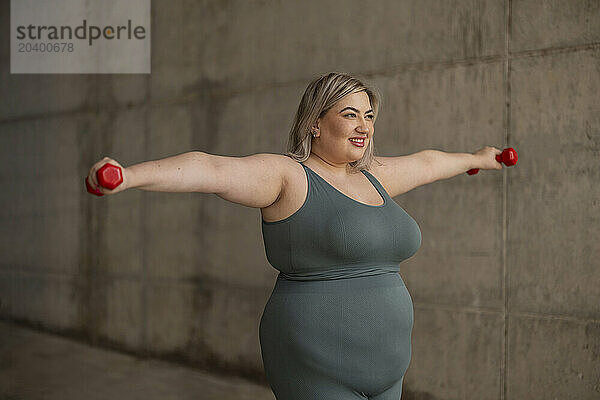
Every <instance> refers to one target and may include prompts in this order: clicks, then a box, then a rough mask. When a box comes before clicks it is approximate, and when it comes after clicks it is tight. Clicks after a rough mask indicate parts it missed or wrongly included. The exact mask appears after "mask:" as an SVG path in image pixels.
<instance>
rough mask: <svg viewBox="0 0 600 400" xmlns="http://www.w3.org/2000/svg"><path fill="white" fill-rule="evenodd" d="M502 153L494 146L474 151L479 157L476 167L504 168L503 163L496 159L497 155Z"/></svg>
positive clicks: (477, 157)
mask: <svg viewBox="0 0 600 400" xmlns="http://www.w3.org/2000/svg"><path fill="white" fill-rule="evenodd" d="M498 154H502V150H499V149H497V148H495V147H492V146H485V147H484V148H483V149H481V150H479V151H477V152H475V153H473V155H474V156H475V158H476V159H477V161H476V165H475V167H474V168H480V169H502V164H500V163H499V162H498V161H496V155H498Z"/></svg>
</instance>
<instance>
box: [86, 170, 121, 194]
mask: <svg viewBox="0 0 600 400" xmlns="http://www.w3.org/2000/svg"><path fill="white" fill-rule="evenodd" d="M96 178H97V179H98V183H99V184H100V186H102V187H105V188H107V189H111V190H112V189H114V188H116V187H117V186H119V185H120V184H121V183H123V172H122V171H121V168H119V167H117V166H116V165H112V164H109V163H106V164H104V165H103V166H102V167H101V168H100V169H99V170H98V171H96ZM85 186H86V188H87V191H88V192H90V193H92V194H95V195H96V196H104V194H102V192H100V191H99V190H96V189H94V188H93V187H92V186H91V185H90V183H89V182H88V180H87V177H86V178H85Z"/></svg>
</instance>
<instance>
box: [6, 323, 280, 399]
mask: <svg viewBox="0 0 600 400" xmlns="http://www.w3.org/2000/svg"><path fill="white" fill-rule="evenodd" d="M37 399H44V400H81V399H86V400H94V399H102V400H106V399H112V400H119V399H128V400H134V399H140V400H141V399H144V400H152V399H161V400H169V399H202V400H212V399H215V400H217V399H219V400H227V399H236V400H244V399H248V400H250V399H252V400H274V399H275V396H274V395H273V393H272V392H271V390H270V389H269V388H265V387H263V386H259V385H256V384H253V383H250V382H248V381H246V380H243V379H231V378H222V377H217V376H213V375H210V374H207V373H205V372H202V371H197V370H192V369H189V368H186V367H183V366H180V365H177V364H172V363H168V362H164V361H157V360H140V359H137V358H135V357H132V356H129V355H125V354H121V353H117V352H113V351H109V350H104V349H99V348H95V347H91V346H88V345H85V344H82V343H79V342H76V341H72V340H69V339H64V338H61V337H59V336H55V335H50V334H44V333H40V332H37V331H34V330H31V329H27V328H23V327H20V326H17V325H14V324H10V323H7V322H0V400H37Z"/></svg>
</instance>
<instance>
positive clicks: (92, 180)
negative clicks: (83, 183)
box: [87, 157, 129, 195]
mask: <svg viewBox="0 0 600 400" xmlns="http://www.w3.org/2000/svg"><path fill="white" fill-rule="evenodd" d="M105 164H112V165H115V166H117V167H119V168H121V175H122V176H123V182H121V184H120V185H119V186H117V187H116V188H114V189H112V190H111V189H107V188H105V187H103V186H100V184H99V183H98V177H97V176H96V173H97V172H98V170H99V169H100V168H102V167H103V166H104V165H105ZM128 174H129V171H127V170H126V169H125V168H123V166H122V165H121V164H119V163H118V162H117V161H115V160H113V159H112V158H109V157H104V158H103V159H102V160H100V161H98V162H97V163H95V164H94V165H92V167H91V168H90V171H89V173H88V176H87V181H88V183H89V184H90V186H91V187H92V188H94V189H96V190H97V191H99V192H100V193H102V194H105V195H106V194H116V193H119V192H122V191H123V190H125V189H127V188H128V183H129V180H128V178H129V176H128Z"/></svg>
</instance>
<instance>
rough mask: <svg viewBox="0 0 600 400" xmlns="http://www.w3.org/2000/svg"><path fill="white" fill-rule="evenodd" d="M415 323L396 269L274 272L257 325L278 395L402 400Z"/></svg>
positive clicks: (302, 399)
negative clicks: (333, 275) (360, 273)
mask: <svg viewBox="0 0 600 400" xmlns="http://www.w3.org/2000/svg"><path fill="white" fill-rule="evenodd" d="M412 327H413V304H412V299H411V297H410V294H409V293H408V290H407V289H406V286H405V285H404V282H403V281H402V278H401V277H400V275H399V274H398V273H383V274H380V275H374V276H364V277H354V278H344V279H334V280H317V281H290V280H285V279H282V278H281V277H278V279H277V281H276V283H275V287H274V288H273V292H272V293H271V297H270V298H269V300H268V302H267V304H266V306H265V309H264V312H263V315H262V317H261V320H260V328H259V336H260V344H261V353H262V359H263V365H264V368H265V374H266V376H267V380H268V382H269V384H270V386H271V389H272V390H273V393H274V394H275V397H276V398H277V400H346V399H348V400H350V399H371V400H399V399H400V398H401V394H402V382H403V379H404V374H405V372H406V370H407V368H408V365H409V363H410V357H411V332H412Z"/></svg>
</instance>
